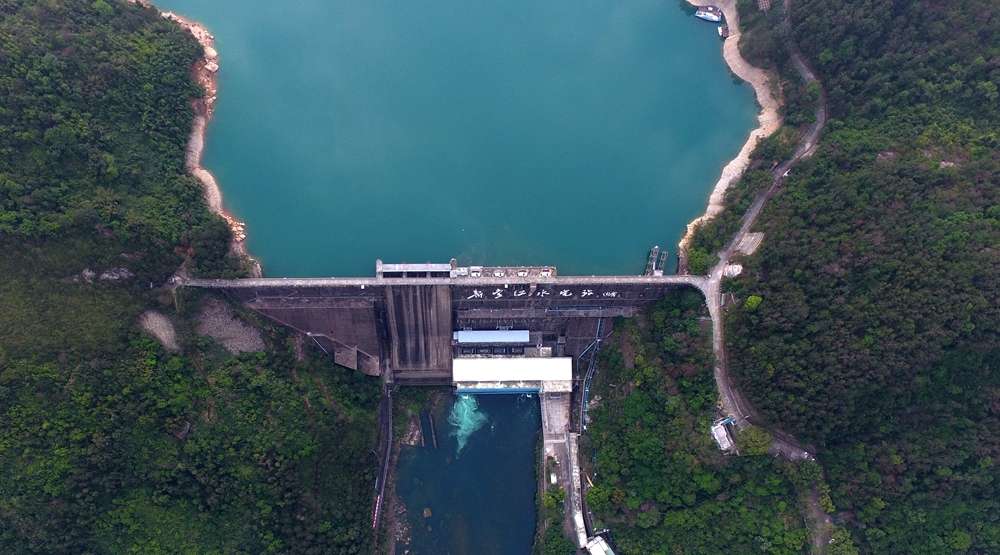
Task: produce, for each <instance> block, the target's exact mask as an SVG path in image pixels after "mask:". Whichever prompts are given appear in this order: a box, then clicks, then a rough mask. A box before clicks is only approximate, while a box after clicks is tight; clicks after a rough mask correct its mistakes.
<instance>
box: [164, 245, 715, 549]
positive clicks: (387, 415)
mask: <svg viewBox="0 0 1000 555" xmlns="http://www.w3.org/2000/svg"><path fill="white" fill-rule="evenodd" d="M658 253H659V249H658V248H655V249H653V251H652V252H651V254H650V261H649V263H648V264H647V266H646V274H645V275H642V276H590V277H586V276H559V275H557V272H556V269H555V268H554V267H551V266H504V267H483V266H459V265H458V264H457V262H456V261H455V260H454V259H452V261H451V262H450V263H448V264H383V263H382V261H381V260H379V261H377V262H376V264H375V277H373V278H310V279H291V278H269V279H263V278H261V279H235V280H185V281H183V282H181V284H182V285H186V286H188V287H199V288H206V289H212V290H216V291H220V292H223V293H225V294H226V295H228V296H229V297H231V298H235V299H238V300H239V301H241V302H242V303H243V304H244V305H245V306H246V307H248V308H251V309H253V310H255V311H257V312H259V313H260V314H263V315H264V316H267V317H268V318H270V319H272V320H274V321H275V322H278V323H279V324H282V325H284V326H286V327H288V328H291V329H293V330H296V331H298V332H300V333H302V334H304V335H306V336H308V337H310V338H311V339H312V340H313V341H314V342H315V343H316V345H318V346H319V347H320V348H321V349H322V350H323V351H324V352H325V353H327V354H328V355H330V356H333V357H334V360H335V361H336V362H337V364H340V365H342V366H346V367H348V368H351V369H355V370H361V371H362V372H364V373H366V374H369V375H372V376H380V377H381V378H382V379H383V380H384V381H385V383H386V386H387V387H386V388H385V397H384V398H383V401H382V404H381V405H380V409H379V411H380V415H381V416H380V422H381V423H380V434H379V435H380V437H381V439H380V441H379V444H380V445H381V446H382V448H381V450H382V456H381V459H382V468H381V470H380V474H379V475H380V478H379V480H378V482H377V484H376V489H377V491H378V495H377V497H376V501H375V510H374V513H373V515H372V526H373V528H375V527H377V526H378V522H379V515H380V514H381V510H380V508H381V506H382V500H383V496H384V487H385V486H384V485H385V482H386V477H387V472H388V468H389V467H388V464H387V462H388V460H389V452H390V451H389V450H390V448H391V444H392V424H391V422H392V420H391V418H392V416H391V413H392V410H391V400H390V399H391V395H392V390H393V387H391V386H393V385H452V386H454V387H455V390H456V392H458V393H491V392H494V393H495V392H501V393H504V392H506V393H509V392H515V391H531V392H537V393H538V394H539V401H540V406H541V416H542V435H543V445H544V456H545V458H546V460H553V461H555V462H556V463H557V464H556V470H555V471H554V474H553V475H554V476H555V477H556V479H557V482H558V483H559V484H560V485H561V486H562V487H563V488H564V490H565V491H566V492H567V500H566V506H567V511H566V513H567V514H566V518H567V521H568V524H569V527H570V528H571V529H572V530H573V534H572V537H573V540H574V542H575V543H576V545H577V546H578V547H581V548H582V547H584V546H585V545H586V543H587V541H588V538H589V537H590V536H591V534H592V533H594V532H595V531H594V530H593V529H592V528H593V527H592V526H591V525H590V523H589V522H588V521H587V519H586V518H585V513H584V511H583V496H584V492H585V490H584V488H583V484H582V483H581V478H580V466H579V461H578V441H579V435H580V433H581V432H582V430H583V428H584V427H585V425H586V422H585V416H584V412H583V411H580V412H579V413H577V411H576V410H573V408H572V407H573V406H574V404H575V405H576V406H584V405H586V401H585V398H586V392H585V391H581V390H585V389H586V386H584V387H582V388H577V387H574V385H575V384H579V383H583V382H580V381H579V380H582V379H583V378H582V374H583V373H584V370H583V369H582V368H578V371H577V374H578V375H577V377H576V378H574V371H573V360H579V359H580V357H581V356H582V355H584V354H586V353H587V352H588V351H589V353H590V368H589V369H587V370H586V374H587V378H586V380H588V381H587V382H586V383H587V384H589V377H590V376H591V375H592V373H593V367H594V363H595V362H596V355H597V353H598V352H599V350H600V341H601V339H602V338H603V337H604V336H606V335H607V334H608V333H609V331H610V329H611V326H610V321H609V320H608V319H609V318H613V317H615V316H631V315H633V314H634V313H635V312H636V311H637V310H639V309H640V308H641V307H642V306H643V305H645V304H647V303H650V302H655V301H658V300H660V299H662V298H663V297H664V296H665V295H666V294H667V293H668V292H670V291H672V290H675V289H677V288H680V287H695V288H697V289H699V290H700V291H702V293H703V294H705V293H707V292H709V291H710V290H711V288H710V282H709V277H708V276H690V275H673V276H670V275H668V276H665V275H663V262H664V260H665V258H666V257H665V255H664V256H662V257H658V256H657V255H658ZM574 390H576V391H574ZM574 393H576V394H577V399H576V401H574ZM581 393H582V395H581ZM576 414H579V417H578V418H574V415H576ZM574 420H576V421H575V422H574Z"/></svg>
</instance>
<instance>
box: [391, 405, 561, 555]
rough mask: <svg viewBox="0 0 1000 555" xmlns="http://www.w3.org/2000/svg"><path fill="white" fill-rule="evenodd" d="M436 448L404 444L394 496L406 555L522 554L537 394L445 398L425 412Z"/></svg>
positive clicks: (530, 504) (528, 522) (526, 548)
mask: <svg viewBox="0 0 1000 555" xmlns="http://www.w3.org/2000/svg"><path fill="white" fill-rule="evenodd" d="M431 417H432V418H434V419H435V420H434V422H435V429H436V431H437V441H438V449H436V450H435V449H434V447H433V445H432V444H431V441H430V432H429V430H427V429H426V428H427V425H426V424H425V433H426V437H427V446H426V447H407V446H404V448H403V451H402V453H401V454H400V460H399V465H398V467H397V470H396V492H397V494H398V496H399V497H400V499H401V500H402V502H403V503H404V504H405V505H406V507H407V516H406V518H407V520H408V523H409V525H410V532H411V540H410V541H409V542H408V543H407V544H406V545H397V553H403V552H404V551H405V550H407V549H408V550H409V553H410V555H527V554H528V553H530V552H531V545H532V542H533V541H534V532H535V523H536V518H537V517H536V507H535V494H536V492H537V487H536V467H537V466H538V461H537V459H536V458H535V446H536V444H537V441H538V433H539V431H540V429H541V417H540V413H539V407H538V398H537V396H536V395H524V394H522V395H471V396H465V397H457V398H450V399H449V400H448V402H447V403H443V404H442V406H441V407H439V410H438V411H437V412H435V413H432V414H431Z"/></svg>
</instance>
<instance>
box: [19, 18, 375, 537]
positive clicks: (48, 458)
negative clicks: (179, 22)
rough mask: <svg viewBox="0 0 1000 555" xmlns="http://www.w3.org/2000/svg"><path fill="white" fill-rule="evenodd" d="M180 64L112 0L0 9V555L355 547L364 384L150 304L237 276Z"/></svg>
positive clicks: (189, 312)
mask: <svg viewBox="0 0 1000 555" xmlns="http://www.w3.org/2000/svg"><path fill="white" fill-rule="evenodd" d="M200 55H201V49H200V47H199V46H198V44H197V43H196V42H195V40H194V39H193V38H192V37H191V36H190V35H188V34H187V33H185V32H183V31H181V30H180V29H179V28H178V27H177V26H176V25H175V24H173V23H171V22H168V21H165V20H164V19H163V18H161V17H160V16H159V14H157V13H156V12H155V11H154V10H148V9H145V8H142V7H141V6H137V5H135V4H133V3H130V2H119V1H112V0H106V1H105V0H97V1H96V2H94V1H93V0H60V1H53V0H0V252H2V254H0V552H2V553H5V554H7V553H9V554H22V553H38V554H46V555H49V554H60V553H136V552H141V553H164V554H175V553H202V552H204V553H262V552H265V551H267V552H275V553H295V554H302V553H361V552H368V551H370V549H371V541H372V537H371V536H372V532H371V530H370V527H371V525H370V521H369V518H370V510H371V502H372V493H371V485H372V484H373V483H374V479H375V472H376V468H375V462H374V456H373V455H372V454H371V447H372V444H373V442H374V430H375V421H374V419H375V416H374V411H373V409H374V406H375V404H376V403H377V401H378V395H379V390H378V384H377V382H376V381H373V380H371V379H368V378H366V377H365V376H362V375H360V374H359V373H356V372H352V371H348V370H345V369H343V368H339V367H336V366H335V365H334V364H333V363H332V362H331V361H330V360H329V359H328V358H326V357H322V356H313V357H310V358H306V357H303V356H302V354H303V352H302V349H301V348H300V349H298V350H296V349H295V348H293V344H292V342H290V341H289V338H287V337H286V336H285V334H284V332H283V331H281V330H277V329H273V328H271V327H269V326H268V325H267V324H266V323H265V322H262V321H259V320H254V321H253V322H252V329H254V330H258V331H259V332H262V334H263V340H264V341H263V343H264V344H265V345H266V349H267V350H266V351H265V352H259V353H243V354H239V355H232V354H230V351H227V350H226V349H225V348H223V347H222V345H220V344H217V343H216V342H215V341H213V340H211V339H209V338H207V337H205V336H202V335H200V334H199V333H198V332H197V331H196V322H195V321H194V320H193V319H192V316H193V315H194V314H196V313H197V312H198V311H199V310H200V309H202V308H203V307H204V306H205V301H206V299H205V298H202V297H201V296H199V295H191V294H184V293H183V292H180V293H178V294H176V295H175V294H173V293H171V292H170V291H169V290H167V289H163V288H161V285H163V283H164V282H165V280H166V278H167V277H168V276H170V275H171V274H172V273H173V272H174V271H175V270H177V268H178V267H179V266H180V265H181V264H184V265H185V266H186V267H187V269H188V271H190V272H191V273H192V274H195V275H203V276H235V275H239V272H240V271H241V261H240V260H239V259H237V258H234V257H232V256H230V255H229V254H228V249H229V241H230V233H229V230H228V228H227V227H226V225H225V223H224V222H222V221H221V220H220V219H219V218H218V217H216V216H213V215H212V214H210V213H209V212H208V210H207V209H206V208H205V206H204V203H203V201H202V195H201V190H200V188H199V185H198V183H197V182H196V181H195V180H194V179H192V178H191V177H190V176H188V175H186V173H185V170H184V160H183V155H184V146H185V144H186V142H187V136H188V132H189V129H190V125H191V119H192V116H193V111H192V108H191V104H190V100H191V99H192V98H194V97H198V96H201V94H202V91H201V90H199V88H198V87H197V86H196V84H195V83H194V80H193V78H192V77H191V75H190V68H191V66H192V64H193V63H194V62H195V60H196V59H197V58H198V57H199V56H200ZM151 309H155V310H158V311H159V312H160V313H162V314H164V315H165V316H167V317H168V318H169V320H170V321H171V322H172V325H173V327H174V328H175V331H176V343H177V346H176V348H175V349H172V350H167V349H166V348H164V347H163V346H162V345H161V344H160V343H158V342H156V341H154V340H153V339H151V338H150V337H149V336H147V335H145V334H143V333H142V332H140V330H139V327H138V326H137V320H138V318H139V315H140V314H141V313H143V312H145V311H147V310H151ZM245 317H247V318H250V319H251V320H253V318H252V316H250V315H245ZM254 333H256V332H254Z"/></svg>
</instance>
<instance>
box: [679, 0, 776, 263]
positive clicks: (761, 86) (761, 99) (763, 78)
mask: <svg viewBox="0 0 1000 555" xmlns="http://www.w3.org/2000/svg"><path fill="white" fill-rule="evenodd" d="M687 2H688V3H689V4H691V5H692V6H699V5H701V1H700V0H687ZM716 5H717V6H718V7H719V8H720V9H721V10H722V13H723V14H724V15H725V16H726V23H727V24H728V25H729V38H727V39H726V42H725V43H724V45H723V47H722V56H723V58H725V60H726V64H727V65H729V69H730V70H732V72H733V73H734V74H735V75H736V76H737V77H739V78H740V79H742V80H744V81H746V82H747V83H749V84H750V86H752V87H753V90H754V94H755V95H756V97H757V103H758V104H759V105H760V114H758V115H757V121H758V122H759V123H760V126H759V127H757V128H756V129H754V130H753V131H751V132H750V137H749V138H747V142H746V143H744V145H743V148H742V149H741V150H740V153H739V154H738V155H737V156H736V158H733V159H732V161H730V162H729V163H728V164H726V167H724V168H723V169H722V176H721V177H719V181H718V183H716V184H715V187H714V188H713V189H712V194H711V196H709V199H708V208H706V209H705V213H704V214H703V215H701V216H699V217H698V218H697V219H695V220H694V221H692V222H691V223H689V224H688V225H687V231H686V232H685V233H684V237H683V238H682V239H681V242H680V244H678V245H677V255H678V257H679V258H680V261H679V264H678V273H688V272H687V260H688V248H689V247H690V246H691V240H692V239H693V238H694V230H695V228H696V227H698V224H701V223H703V222H706V221H708V220H711V219H712V218H714V217H715V216H716V215H717V214H718V213H719V212H722V211H723V210H724V209H725V207H726V191H728V190H729V187H731V186H732V185H733V184H734V183H736V182H737V181H738V180H739V178H740V176H741V175H743V172H744V171H746V169H747V167H748V166H749V165H750V153H751V152H753V149H754V148H755V147H756V146H757V143H758V142H759V141H761V140H762V139H764V138H766V137H769V136H771V134H773V133H774V132H775V131H777V130H778V128H779V127H781V115H780V114H779V112H778V109H779V108H780V107H781V101H780V99H778V98H775V96H774V93H773V91H772V90H771V85H770V83H769V81H770V78H771V74H769V73H768V72H767V71H764V70H763V69H760V68H757V67H754V66H752V65H750V63H749V62H747V61H746V60H744V59H743V56H742V55H740V48H739V41H740V15H739V12H738V11H737V9H736V0H720V1H718V2H716Z"/></svg>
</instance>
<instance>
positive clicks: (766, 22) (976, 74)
mask: <svg viewBox="0 0 1000 555" xmlns="http://www.w3.org/2000/svg"><path fill="white" fill-rule="evenodd" d="M754 4H755V3H753V4H751V3H750V2H745V3H741V8H742V11H741V13H746V14H747V16H746V17H745V18H744V19H745V23H746V24H747V26H748V32H747V35H746V36H745V37H744V42H745V43H746V48H744V50H745V51H747V52H748V53H749V54H750V55H751V56H752V59H754V61H755V62H758V63H763V64H765V65H767V64H770V67H774V68H775V69H776V70H778V71H779V73H780V74H781V75H782V76H783V77H784V76H787V75H788V72H787V68H785V67H784V66H783V64H785V63H786V61H787V49H786V48H787V43H788V41H787V40H786V39H787V38H794V41H795V43H796V44H797V45H798V47H799V48H800V49H801V51H802V52H803V54H804V55H805V57H806V58H807V59H808V60H809V62H810V63H811V65H812V66H813V67H814V68H815V70H816V71H817V72H818V74H819V76H820V79H821V81H822V83H823V88H824V90H825V92H826V98H827V101H828V106H829V110H830V117H831V120H830V122H829V124H828V125H827V131H826V133H825V136H824V137H823V139H822V141H821V143H820V146H819V149H818V150H817V152H816V153H815V154H814V155H813V156H812V157H811V158H809V159H807V160H805V161H803V162H802V163H800V164H799V165H797V166H796V167H795V169H794V170H793V171H792V174H791V175H790V176H789V177H788V179H786V181H785V183H784V185H783V188H782V189H781V190H780V192H779V193H778V194H777V196H775V197H774V198H773V199H772V201H771V202H770V203H769V205H768V206H767V208H766V209H765V211H764V213H763V215H762V218H761V220H760V222H759V224H758V225H757V228H756V229H755V230H756V231H762V232H764V233H765V234H766V235H765V240H764V242H763V245H762V247H761V249H760V250H759V251H758V252H757V253H756V254H755V255H754V256H753V257H747V258H745V259H743V260H742V261H741V262H742V263H743V264H744V266H745V269H744V271H743V273H742V274H741V275H740V276H739V278H737V279H735V280H733V281H732V282H731V283H729V284H728V285H726V287H728V289H729V290H731V291H733V292H734V293H735V294H736V296H737V298H739V299H748V298H750V297H751V296H753V297H756V299H754V300H755V302H753V303H747V304H744V305H743V306H742V307H737V308H735V309H733V310H732V312H731V313H730V314H729V317H728V321H727V331H726V333H727V341H728V345H727V347H728V349H729V351H730V354H729V361H730V363H731V366H732V368H731V371H732V373H733V375H734V377H735V378H736V379H737V381H738V384H739V386H740V387H741V388H742V389H743V391H744V392H745V393H746V394H747V396H748V397H749V398H750V400H751V402H752V403H753V404H754V405H755V407H756V409H757V410H758V411H759V413H760V414H761V416H762V417H763V419H764V420H766V421H768V422H770V423H773V424H775V425H777V426H778V427H780V428H783V429H784V430H786V431H788V432H791V433H794V434H796V435H797V437H798V438H799V439H800V440H802V441H804V442H806V443H809V444H811V446H812V447H813V449H814V450H815V453H816V454H817V457H818V460H819V462H820V463H821V464H822V466H823V469H824V470H825V472H826V476H827V479H828V482H829V484H830V486H831V499H832V501H833V504H834V507H833V510H834V512H833V516H834V520H835V522H837V523H839V524H843V525H844V526H847V527H848V529H849V530H851V532H852V535H853V538H854V541H855V543H856V544H857V545H858V546H859V548H860V549H861V551H862V552H864V553H876V554H878V553H913V554H937V553H941V554H943V553H996V552H998V551H1000V511H998V508H1000V507H998V504H1000V485H998V478H1000V467H998V463H1000V433H998V431H997V430H998V429H1000V427H998V425H1000V301H998V299H1000V279H998V278H997V276H998V271H1000V140H998V133H1000V103H998V99H1000V95H998V87H1000V4H998V3H997V2H995V1H994V0H961V1H958V0H956V1H950V2H930V1H912V0H874V1H873V0H794V1H793V3H792V4H793V13H792V14H791V15H792V17H791V23H790V24H789V23H788V22H787V21H786V19H785V14H784V13H783V8H782V7H781V6H780V5H778V6H775V7H773V8H772V11H773V12H774V13H772V14H766V15H762V14H759V13H757V8H756V6H755V5H754ZM772 5H773V4H772ZM748 39H751V40H748ZM785 83H788V85H789V87H788V89H787V90H785V91H784V92H785V93H786V96H790V97H791V99H792V100H793V102H789V105H787V106H786V110H787V112H786V117H788V118H789V120H790V121H788V123H789V124H790V127H791V128H792V129H790V130H789V129H786V130H785V132H786V133H790V136H794V133H795V132H796V130H795V129H794V126H795V125H799V124H802V123H804V122H806V121H808V102H807V101H808V98H806V99H805V100H803V98H804V97H810V96H812V97H813V98H815V95H812V94H811V93H809V92H808V91H805V90H802V89H801V87H800V88H799V89H796V85H795V83H794V81H793V80H792V79H788V80H787V81H786V80H783V81H782V84H785ZM789 93H790V94H789ZM780 142H781V141H780V138H779V139H777V140H775V141H771V142H769V145H770V146H768V145H765V147H767V148H772V150H774V149H775V148H774V145H775V144H779V143H780ZM779 146H780V145H779ZM777 150H780V149H777ZM758 158H759V160H758V164H761V165H763V166H764V167H767V166H766V163H767V162H768V161H769V160H770V157H769V156H766V155H763V154H761V153H760V152H758ZM743 187H744V190H751V191H752V189H753V188H752V186H750V185H747V184H744V185H743ZM736 194H739V192H737V193H736ZM737 208H738V207H737ZM729 218H730V220H732V219H733V215H730V216H729ZM729 229H730V230H731V229H732V228H731V227H730V228H729ZM705 231H706V232H707V233H705V234H704V235H703V236H702V237H701V239H700V240H701V243H697V242H696V244H699V245H700V246H701V248H702V251H701V253H700V254H701V255H702V256H703V257H708V258H709V260H708V262H711V260H710V254H711V253H712V252H715V251H714V250H713V249H715V248H717V246H718V245H720V244H721V241H723V240H724V239H725V238H726V235H727V232H728V230H726V229H724V228H723V226H715V227H714V228H712V227H710V226H707V227H706V230H705ZM757 300H759V303H758V302H756V301H757Z"/></svg>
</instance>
